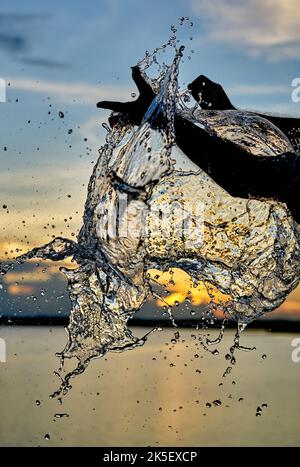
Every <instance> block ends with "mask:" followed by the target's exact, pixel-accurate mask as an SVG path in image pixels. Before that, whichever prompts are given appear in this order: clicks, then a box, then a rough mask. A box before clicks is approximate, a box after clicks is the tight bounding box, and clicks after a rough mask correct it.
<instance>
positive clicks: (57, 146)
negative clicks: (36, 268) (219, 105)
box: [0, 0, 300, 256]
mask: <svg viewBox="0 0 300 467" xmlns="http://www.w3.org/2000/svg"><path fill="white" fill-rule="evenodd" d="M181 16H188V17H189V18H190V21H192V22H193V27H191V26H190V22H187V23H186V24H185V25H184V26H183V27H179V28H178V38H179V39H180V41H181V42H183V43H184V44H185V45H186V52H185V58H184V61H183V63H182V65H181V70H180V82H181V85H182V86H184V84H187V83H189V82H190V81H192V80H193V79H195V78H196V77H197V76H198V75H199V74H205V75H207V76H208V77H210V78H211V79H213V80H215V81H218V82H220V83H221V84H222V85H223V86H224V88H225V89H226V90H227V91H228V94H229V96H230V97H231V99H232V101H233V103H234V104H236V105H237V106H240V107H244V108H251V109H259V110H262V111H263V110H265V111H274V112H284V113H289V114H294V115H297V116H299V117H300V103H298V104H295V103H293V102H292V100H291V92H292V88H291V82H292V80H293V79H294V78H296V77H300V64H299V61H300V28H299V24H300V5H299V0H265V1H264V2H262V1H261V0H248V1H241V0H214V1H211V0H172V1H170V0H152V1H151V2H150V1H147V2H146V1H141V0H89V1H87V2H84V1H82V0H72V1H71V0H60V1H58V0H52V1H51V2H50V1H46V0H44V1H37V0H26V2H24V1H21V0H10V1H8V0H2V1H1V4H0V64H1V66H0V77H1V78H4V79H5V80H6V82H7V88H6V90H7V102H6V103H1V102H0V134H1V144H0V157H1V169H2V170H1V172H0V192H1V205H7V206H8V210H3V211H1V222H0V256H2V255H3V253H4V251H10V250H14V249H15V248H20V245H21V246H22V245H25V247H26V245H27V247H29V246H34V245H36V244H37V243H42V242H45V241H49V239H50V238H51V236H52V235H61V234H63V235H66V236H68V237H70V236H71V235H72V234H73V236H75V235H76V232H77V231H78V229H79V227H80V224H81V216H82V211H83V205H84V201H85V197H86V189H87V183H88V180H89V176H90V174H91V171H92V167H93V163H94V161H95V160H96V158H97V150H98V148H99V147H100V146H101V144H102V143H103V140H104V135H105V131H104V129H103V128H102V126H101V123H102V122H104V121H105V119H106V117H107V115H108V114H107V113H106V112H104V111H101V110H98V109H97V108H96V102H97V101H98V100H102V99H114V98H115V99H124V100H127V99H130V95H131V92H133V91H135V88H134V86H133V84H132V81H131V73H130V67H131V66H132V65H134V64H136V63H137V61H138V60H139V59H140V58H142V57H143V55H144V52H145V50H152V49H153V48H155V47H157V46H159V45H162V44H163V43H165V42H166V41H167V39H168V37H169V36H170V33H171V31H170V26H171V25H172V24H174V25H176V27H177V26H178V25H179V17H181ZM190 38H192V40H190ZM191 50H193V51H194V53H191ZM188 56H191V60H189V59H188ZM59 112H63V113H64V118H63V119H61V118H60V117H59ZM69 130H72V132H71V133H69ZM4 147H6V148H7V150H5V151H4ZM69 195H71V198H70V197H69ZM24 220H25V222H24ZM48 224H49V225H48Z"/></svg>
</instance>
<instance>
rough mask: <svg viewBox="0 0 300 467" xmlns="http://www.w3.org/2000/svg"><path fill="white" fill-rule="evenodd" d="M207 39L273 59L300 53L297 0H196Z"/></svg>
mask: <svg viewBox="0 0 300 467" xmlns="http://www.w3.org/2000/svg"><path fill="white" fill-rule="evenodd" d="M192 8H193V11H194V12H195V14H197V15H199V16H200V17H201V19H202V20H203V24H204V25H205V27H206V29H207V32H208V39H210V40H212V41H216V42H222V43H227V44H231V45H233V46H235V47H237V48H243V49H244V50H245V52H247V54H248V55H252V56H258V55H267V57H268V58H269V60H271V61H280V60H283V59H291V58H292V59H293V58H298V57H299V56H300V44H299V37H300V34H299V20H300V7H299V1H298V0H264V1H263V2H262V1H261V0H248V1H247V2H245V1H243V0H215V1H214V2H208V1H207V0H193V1H192Z"/></svg>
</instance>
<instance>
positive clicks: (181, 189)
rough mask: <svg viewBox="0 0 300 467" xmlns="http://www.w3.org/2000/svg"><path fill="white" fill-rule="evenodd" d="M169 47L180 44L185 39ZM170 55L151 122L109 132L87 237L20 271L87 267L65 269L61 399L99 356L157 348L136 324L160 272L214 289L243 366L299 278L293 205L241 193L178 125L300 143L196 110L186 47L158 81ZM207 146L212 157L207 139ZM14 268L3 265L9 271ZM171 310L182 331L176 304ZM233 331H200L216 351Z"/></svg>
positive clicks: (54, 248)
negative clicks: (182, 69) (250, 330)
mask: <svg viewBox="0 0 300 467" xmlns="http://www.w3.org/2000/svg"><path fill="white" fill-rule="evenodd" d="M168 45H169V46H170V45H171V46H172V47H174V39H173V40H171V43H169V44H168ZM158 50H159V49H157V50H156V51H155V53H154V54H152V55H151V54H146V57H145V59H144V60H142V61H141V62H139V64H138V66H139V68H140V70H141V72H142V73H143V76H144V78H145V79H146V80H147V82H148V83H149V84H150V85H151V87H152V88H153V89H154V90H155V92H156V97H155V98H154V99H153V101H152V103H151V105H150V107H149V108H148V110H147V112H146V113H145V115H144V118H143V119H142V122H141V124H140V125H138V126H137V125H133V124H131V123H129V122H128V121H127V120H126V118H123V119H122V118H120V119H119V120H118V123H117V124H116V125H114V126H113V127H112V128H111V129H108V132H107V137H106V143H105V144H104V146H103V147H102V148H101V149H100V150H99V158H98V161H97V162H96V164H95V166H94V169H93V173H92V176H91V178H90V182H89V186H88V193H87V199H86V203H85V210H84V216H83V225H82V228H81V230H80V233H79V235H78V239H77V242H75V241H72V240H69V239H65V238H55V239H54V240H53V241H51V242H50V243H49V244H47V245H44V246H42V247H39V248H35V249H33V250H31V251H29V252H28V253H26V254H24V255H22V256H20V257H19V258H17V260H16V263H18V264H20V263H22V262H25V261H26V260H29V259H32V258H41V259H50V260H53V261H60V260H62V259H65V258H67V257H72V258H73V259H74V260H75V262H76V264H77V267H76V268H75V269H67V268H61V272H62V273H63V274H65V276H66V277H67V280H68V290H69V294H70V298H71V302H72V310H71V313H70V321H69V325H68V327H67V333H68V342H67V345H66V347H65V349H64V350H63V351H62V352H61V353H60V354H58V355H59V357H60V359H61V367H60V370H59V371H58V372H57V376H58V377H59V378H60V380H61V384H60V387H59V388H58V389H57V391H55V393H54V394H53V396H56V397H57V396H61V395H65V394H66V393H67V392H68V390H69V389H70V388H71V384H70V380H71V378H73V377H74V376H76V375H78V374H80V373H82V372H84V370H85V369H86V367H87V365H88V363H89V362H90V361H91V359H94V358H98V357H103V356H104V355H105V354H106V353H107V352H108V351H113V352H120V351H125V350H130V349H134V348H135V347H139V346H141V345H143V344H144V343H145V341H146V340H147V337H148V335H149V333H148V334H147V335H145V336H144V337H142V338H138V337H136V336H134V335H133V333H132V331H131V330H130V329H129V327H128V320H129V319H130V318H131V317H133V316H134V314H135V313H136V312H137V311H138V310H139V309H140V308H141V306H142V305H143V303H144V302H145V301H146V300H147V299H149V297H151V296H155V297H156V298H157V293H156V292H154V291H153V283H154V282H155V277H154V275H153V274H152V273H151V271H159V272H160V274H163V273H165V272H166V271H170V270H171V272H172V268H180V269H181V270H183V271H185V272H186V273H188V275H189V277H190V278H191V281H192V283H193V286H194V287H197V286H198V284H199V283H202V284H204V286H205V288H206V290H207V294H208V296H209V298H210V303H209V307H210V310H211V315H210V316H211V317H213V316H214V312H215V310H216V309H218V310H220V309H221V310H222V313H223V314H224V317H226V318H230V319H233V320H235V321H236V322H237V329H238V331H237V334H236V337H235V340H234V342H233V346H232V348H231V349H230V353H229V356H228V358H227V356H226V359H227V360H228V361H229V360H230V364H231V365H234V364H235V357H234V351H235V349H237V348H242V349H243V347H242V346H241V345H240V344H239V334H240V332H241V331H242V330H243V329H244V328H245V327H246V325H247V323H249V322H251V321H252V320H254V319H255V318H257V317H259V316H261V315H262V314H264V313H266V312H270V311H272V310H274V309H275V308H277V307H278V306H279V305H280V304H281V303H282V302H283V301H284V299H285V298H286V296H287V295H288V294H289V293H290V291H291V290H293V289H294V288H295V287H296V286H297V285H298V283H299V277H300V262H299V254H300V250H299V246H300V245H299V226H298V224H297V223H296V222H295V221H294V219H293V218H292V216H291V214H290V212H289V210H288V208H287V206H286V205H285V204H284V203H281V202H279V201H275V200H273V199H254V198H252V199H246V198H240V197H234V196H231V195H230V194H229V193H228V192H227V191H226V190H225V189H223V188H222V187H221V186H220V185H218V184H217V183H216V182H215V181H214V180H213V179H212V178H211V177H210V176H209V175H208V174H207V173H206V172H205V171H204V170H202V169H200V168H199V167H198V166H196V165H195V164H193V163H192V162H190V161H189V160H188V158H187V156H186V155H185V154H184V153H183V152H182V151H181V149H180V148H179V147H178V145H177V141H176V135H175V130H174V120H175V116H181V117H184V118H185V119H187V120H188V121H190V122H192V123H193V124H195V125H196V126H197V125H198V126H199V127H203V126H205V125H206V126H207V127H208V128H213V129H214V131H215V132H217V133H218V134H220V135H221V136H222V137H224V138H226V137H228V138H237V139H239V140H242V141H243V142H244V143H245V146H247V145H248V146H249V144H250V143H249V142H251V144H253V145H254V147H255V148H257V151H258V152H259V154H261V153H263V155H264V156H268V154H269V152H270V151H272V148H274V147H275V149H276V147H277V146H278V145H280V144H288V143H282V141H279V140H277V139H276V134H275V135H272V138H271V139H269V140H265V141H264V144H261V138H262V134H261V133H259V131H261V129H259V128H257V127H255V122H254V123H253V124H252V121H251V116H248V120H247V121H245V118H246V117H244V116H243V115H242V113H240V114H239V113H238V111H237V114H235V115H236V117H238V118H239V119H240V124H235V125H232V114H230V113H226V111H225V112H222V113H221V112H219V113H218V112H213V111H211V112H206V113H203V112H202V111H201V110H199V108H193V109H191V108H189V107H188V106H187V105H186V100H185V98H184V97H185V95H186V94H185V92H183V91H180V89H179V87H178V73H179V64H180V60H181V58H182V55H183V54H184V49H183V47H181V48H179V49H177V50H175V58H174V60H173V63H172V64H171V65H169V66H166V65H164V66H162V67H160V68H159V76H158V78H156V79H154V78H150V77H149V76H147V74H146V71H147V70H148V68H149V67H150V66H151V65H152V64H153V63H157V62H156V52H157V51H158ZM259 142H260V143H259ZM195 144H198V143H197V142H195ZM197 151H199V154H200V155H201V144H200V145H199V147H198V148H197ZM219 156H220V157H222V154H220V155H219ZM13 267H14V264H13V263H12V264H7V265H5V264H2V266H1V270H2V274H3V275H4V274H6V273H7V272H8V271H9V270H10V269H12V268H13ZM188 294H189V291H188V292H187V295H188ZM218 294H221V296H222V297H223V300H221V302H220V301H219V300H218ZM158 298H159V299H160V300H161V301H162V302H164V300H165V299H164V297H163V296H159V297H158ZM165 307H166V309H167V311H168V313H169V317H170V320H171V321H172V323H173V325H174V326H176V322H175V321H174V319H173V316H172V307H171V306H170V305H169V304H168V303H167V301H166V305H165ZM224 328H225V321H224V322H223V324H222V327H221V331H220V336H219V338H218V339H216V340H212V341H210V340H209V339H207V338H206V337H205V334H201V333H200V330H199V336H197V339H199V341H200V343H201V345H203V347H204V348H205V349H207V350H210V346H211V345H216V344H218V343H219V342H220V340H221V338H222V335H223V333H224ZM153 331H155V329H153ZM153 331H151V332H153ZM244 350H247V349H246V348H245V349H244ZM248 350H249V349H248ZM210 351H211V350H210ZM212 352H214V351H212ZM65 359H75V360H76V361H77V366H76V368H75V369H73V370H72V371H70V372H64V361H65ZM231 369H232V367H231V366H230V367H228V368H227V369H226V371H225V373H224V376H226V375H227V374H229V373H230V372H231ZM214 405H218V401H215V402H214ZM259 412H260V411H258V413H259ZM57 416H60V415H59V414H57ZM61 416H62V415H61Z"/></svg>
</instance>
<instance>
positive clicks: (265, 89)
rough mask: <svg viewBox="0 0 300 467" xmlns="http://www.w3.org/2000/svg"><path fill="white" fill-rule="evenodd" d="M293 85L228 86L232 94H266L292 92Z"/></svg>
mask: <svg viewBox="0 0 300 467" xmlns="http://www.w3.org/2000/svg"><path fill="white" fill-rule="evenodd" d="M291 89H292V88H291V87H290V86H286V85H281V84H253V85H252V84H245V85H233V86H230V87H228V93H229V94H230V95H231V96H266V95H271V96H272V95H273V96H275V95H278V94H291Z"/></svg>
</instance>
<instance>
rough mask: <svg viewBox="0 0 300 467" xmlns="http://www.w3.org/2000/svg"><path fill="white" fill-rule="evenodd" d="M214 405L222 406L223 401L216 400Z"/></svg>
mask: <svg viewBox="0 0 300 467" xmlns="http://www.w3.org/2000/svg"><path fill="white" fill-rule="evenodd" d="M213 404H214V406H216V407H219V406H220V405H222V401H220V399H216V400H215V401H213Z"/></svg>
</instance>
